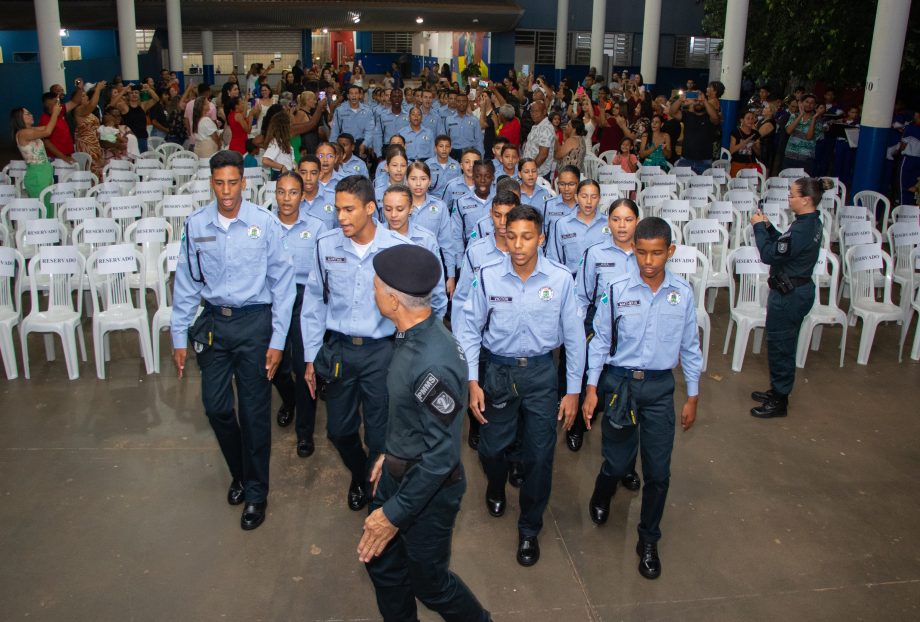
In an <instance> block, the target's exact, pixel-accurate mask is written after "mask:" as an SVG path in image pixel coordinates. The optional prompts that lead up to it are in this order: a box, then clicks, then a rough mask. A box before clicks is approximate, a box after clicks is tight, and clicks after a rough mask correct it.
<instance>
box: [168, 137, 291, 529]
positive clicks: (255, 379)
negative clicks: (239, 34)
mask: <svg viewBox="0 0 920 622" xmlns="http://www.w3.org/2000/svg"><path fill="white" fill-rule="evenodd" d="M210 168H211V189H212V190H213V191H214V194H215V196H216V201H214V202H212V203H210V204H208V205H207V206H205V207H204V208H202V209H200V210H198V211H197V212H195V213H193V214H192V215H190V216H189V217H188V219H187V220H186V222H185V228H184V231H183V233H182V243H181V245H180V253H179V261H178V265H177V266H176V276H175V282H174V284H173V311H172V321H171V326H170V329H171V333H172V341H173V347H174V349H175V352H174V354H173V358H174V361H175V363H176V367H177V369H178V370H179V377H180V378H182V375H183V372H184V370H185V363H186V358H187V349H186V348H187V346H188V341H189V339H191V341H192V346H193V349H194V350H195V353H196V359H197V360H198V367H199V368H200V369H201V399H202V402H203V403H204V409H205V413H206V414H207V416H208V420H209V421H210V423H211V427H212V428H213V429H214V434H215V436H217V439H218V442H219V445H220V447H221V451H222V453H223V455H224V460H226V462H227V466H228V468H229V470H230V475H231V478H232V481H231V484H230V489H229V490H228V492H227V501H228V502H229V503H230V504H231V505H238V504H240V503H243V502H244V501H245V502H246V505H245V507H244V509H243V514H242V516H241V517H240V526H241V527H242V528H243V529H246V530H249V529H255V528H256V527H258V526H259V525H261V524H262V521H263V520H265V509H266V506H267V501H266V500H267V498H268V464H269V457H270V451H271V412H270V408H271V383H270V380H271V379H272V378H273V377H274V375H275V372H276V370H277V369H278V365H279V364H280V363H281V358H282V350H283V349H284V343H285V338H286V336H287V332H288V326H289V324H290V321H291V309H292V307H293V304H294V296H295V291H296V290H295V287H294V266H293V265H292V261H291V255H290V253H289V252H288V250H287V245H286V241H285V236H284V229H283V228H282V226H281V223H280V222H278V219H277V218H275V217H274V216H273V215H272V214H271V213H270V212H268V211H267V210H264V209H262V208H261V207H259V206H258V205H255V204H253V203H250V202H249V201H244V200H243V190H244V189H245V187H246V180H245V178H244V177H243V157H242V156H241V155H240V154H239V153H236V152H234V151H220V152H218V153H216V154H214V155H213V156H212V157H211V160H210ZM202 302H203V303H204V311H203V312H202V313H201V315H200V316H199V317H198V319H197V320H195V322H194V324H192V320H193V319H194V318H195V313H196V312H197V310H198V305H199V303H202ZM190 324H191V325H192V326H191V328H190V327H189V325H190ZM233 377H235V378H236V388H237V394H236V396H235V398H234V394H233V384H232V383H231V378H233ZM234 403H236V404H237V405H238V408H239V413H238V416H239V419H237V413H236V412H235V411H234ZM243 447H245V448H246V449H245V450H243Z"/></svg>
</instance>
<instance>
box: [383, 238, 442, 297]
mask: <svg viewBox="0 0 920 622" xmlns="http://www.w3.org/2000/svg"><path fill="white" fill-rule="evenodd" d="M374 270H375V271H376V272H377V276H379V277H380V280H381V281H383V282H384V283H386V284H387V285H389V286H390V287H392V288H393V289H395V290H396V291H399V292H402V293H404V294H408V295H410V296H427V295H428V294H430V293H431V290H433V289H434V287H435V285H437V284H438V281H439V280H440V279H441V262H440V260H439V259H438V258H437V257H435V256H434V255H433V254H432V253H431V251H429V250H427V249H425V248H422V247H421V246H416V245H415V244H399V245H397V246H391V247H390V248H386V249H384V250H382V251H380V252H379V253H377V254H376V255H374Z"/></svg>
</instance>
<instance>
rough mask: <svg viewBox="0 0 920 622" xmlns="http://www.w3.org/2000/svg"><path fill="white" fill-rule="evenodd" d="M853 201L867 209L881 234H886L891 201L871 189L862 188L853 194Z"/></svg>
mask: <svg viewBox="0 0 920 622" xmlns="http://www.w3.org/2000/svg"><path fill="white" fill-rule="evenodd" d="M853 203H854V204H855V205H862V206H863V207H865V208H866V209H867V210H869V215H870V217H871V218H872V222H873V223H879V225H880V227H879V228H880V229H881V232H882V236H887V235H888V218H889V216H890V215H891V201H889V200H888V197H886V196H885V195H884V194H882V193H880V192H875V191H873V190H863V191H862V192H857V193H856V194H854V195H853ZM879 211H881V214H879Z"/></svg>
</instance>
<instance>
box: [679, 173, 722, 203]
mask: <svg viewBox="0 0 920 622" xmlns="http://www.w3.org/2000/svg"><path fill="white" fill-rule="evenodd" d="M687 186H688V187H689V188H706V189H707V190H708V191H709V192H711V193H712V194H713V195H714V196H715V197H716V199H719V198H720V197H721V196H722V185H721V184H720V183H719V182H718V181H717V180H716V179H715V177H713V176H712V175H694V176H693V177H691V178H690V179H689V180H687Z"/></svg>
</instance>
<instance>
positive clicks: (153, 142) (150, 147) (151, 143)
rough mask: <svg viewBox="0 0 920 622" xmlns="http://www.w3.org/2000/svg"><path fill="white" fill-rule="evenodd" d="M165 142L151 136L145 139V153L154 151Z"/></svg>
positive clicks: (162, 139) (159, 137)
mask: <svg viewBox="0 0 920 622" xmlns="http://www.w3.org/2000/svg"><path fill="white" fill-rule="evenodd" d="M164 142H166V139H165V138H163V137H162V136H151V137H150V138H148V139H147V151H156V150H157V147H159V146H160V145H162V144H163V143H164Z"/></svg>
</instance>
